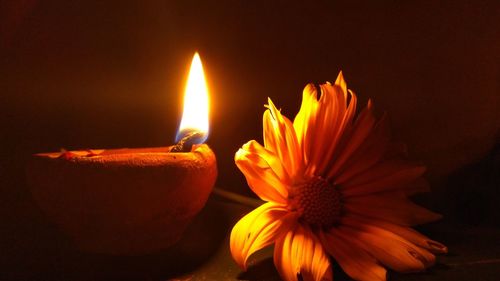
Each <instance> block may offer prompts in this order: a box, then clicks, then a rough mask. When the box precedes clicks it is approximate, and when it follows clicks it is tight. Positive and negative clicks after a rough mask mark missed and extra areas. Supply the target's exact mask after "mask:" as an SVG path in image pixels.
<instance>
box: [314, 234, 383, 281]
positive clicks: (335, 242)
mask: <svg viewBox="0 0 500 281" xmlns="http://www.w3.org/2000/svg"><path fill="white" fill-rule="evenodd" d="M338 231H340V230H339V229H336V228H332V229H331V230H330V231H329V232H327V233H323V232H322V233H320V239H321V242H322V243H323V246H324V247H325V250H326V251H327V252H328V253H329V254H330V255H331V256H333V257H334V258H335V260H336V261H337V262H338V263H339V265H340V266H341V267H342V269H343V270H344V271H345V272H346V273H347V275H349V276H350V277H351V278H353V279H355V280H360V281H372V280H374V281H376V280H379V281H385V280H386V275H387V271H386V270H385V268H383V267H382V266H380V265H379V264H378V262H377V260H376V259H375V258H373V257H372V256H371V255H370V254H368V253H367V252H366V251H365V250H364V249H363V248H361V247H359V246H358V245H357V244H356V243H355V242H352V241H351V240H352V238H350V237H345V238H343V237H341V236H340V235H338V233H337V232H338Z"/></svg>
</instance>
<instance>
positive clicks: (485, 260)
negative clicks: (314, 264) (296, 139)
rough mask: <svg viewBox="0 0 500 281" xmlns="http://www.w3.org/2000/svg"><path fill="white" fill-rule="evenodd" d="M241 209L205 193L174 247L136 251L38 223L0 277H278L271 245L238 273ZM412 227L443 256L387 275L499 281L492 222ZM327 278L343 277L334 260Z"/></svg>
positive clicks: (497, 232)
mask: <svg viewBox="0 0 500 281" xmlns="http://www.w3.org/2000/svg"><path fill="white" fill-rule="evenodd" d="M248 211H250V208H248V207H246V206H242V205H237V204H234V203H230V202H227V200H225V199H221V198H220V197H217V196H212V197H211V199H210V200H209V202H208V204H207V206H206V208H205V209H204V210H203V211H202V212H201V213H200V215H199V216H198V217H197V218H196V220H195V221H194V222H193V224H192V225H191V226H190V228H189V229H188V230H187V232H186V234H185V235H184V238H183V239H182V240H181V241H180V242H179V243H178V244H177V245H176V246H175V247H173V248H172V249H169V250H166V251H163V252H160V253H156V254H151V255H145V256H136V257H116V256H107V255H96V254H88V253H81V252H79V251H78V250H77V249H76V248H75V247H74V245H73V244H72V243H71V242H70V241H68V240H67V238H66V237H65V234H64V233H61V232H59V231H58V230H57V228H53V227H50V228H48V227H47V226H43V227H40V226H39V227H38V229H37V232H36V233H32V232H26V233H24V235H27V236H28V237H30V238H35V240H33V239H31V240H30V239H26V238H28V237H16V239H15V241H13V242H14V243H15V242H17V243H19V242H21V241H23V243H22V245H21V246H20V247H17V249H16V251H17V253H16V254H15V255H11V256H10V257H9V258H8V264H9V266H8V268H9V270H8V271H6V272H3V277H2V280H186V281H187V280H191V281H195V280H196V281H198V280H199V281H201V280H220V281H223V280H255V281H265V280H280V278H279V275H278V274H277V272H276V270H275V269H274V265H273V262H272V248H267V249H265V250H262V251H260V252H258V253H256V254H255V255H254V256H252V257H251V259H250V261H249V269H248V271H247V272H241V270H240V269H239V267H238V266H237V265H236V264H235V263H234V261H233V260H232V258H231V255H230V253H229V245H228V243H229V241H228V236H227V235H228V234H229V231H230V229H231V227H232V225H233V224H234V223H235V222H236V221H237V219H238V218H239V217H241V216H242V215H244V214H245V213H246V212H248ZM39 223H45V222H42V221H40V222H39ZM34 227H36V225H35V226H34ZM419 230H420V231H421V232H423V233H425V234H427V235H429V236H431V237H432V238H434V239H436V240H438V241H441V242H444V243H445V244H446V245H447V246H448V247H449V249H450V252H449V254H447V255H444V256H443V255H442V256H438V260H437V264H436V266H435V267H433V268H431V269H430V270H428V271H427V272H423V273H416V274H396V273H393V272H389V278H388V280H401V281H404V280H408V281H409V280H429V281H431V280H478V281H497V280H498V276H500V275H499V274H500V245H499V243H498V241H499V238H500V229H499V228H495V227H487V226H470V225H465V224H458V223H451V222H449V221H443V222H439V223H435V224H431V225H427V226H425V227H421V228H420V229H419ZM40 231H42V232H40ZM19 233H22V232H19ZM17 239H19V240H17ZM16 240H17V241H16ZM20 251H21V252H20ZM22 251H25V252H24V253H22ZM33 253H34V254H33ZM4 254H8V253H5V252H4ZM18 259H20V260H18ZM334 276H335V280H350V279H349V278H348V277H347V276H346V275H345V274H344V273H343V272H342V270H341V269H340V268H339V267H338V266H336V265H334Z"/></svg>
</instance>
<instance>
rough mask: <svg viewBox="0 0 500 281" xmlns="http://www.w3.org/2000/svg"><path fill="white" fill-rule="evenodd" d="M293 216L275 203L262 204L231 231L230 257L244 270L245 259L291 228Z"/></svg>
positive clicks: (293, 221)
mask: <svg viewBox="0 0 500 281" xmlns="http://www.w3.org/2000/svg"><path fill="white" fill-rule="evenodd" d="M295 221H296V220H295V218H294V214H293V213H290V212H289V211H288V210H287V209H286V208H285V207H283V206H280V205H277V204H275V203H264V204H262V205H261V206H260V207H258V208H257V209H255V210H253V211H252V212H250V213H248V214H247V215H246V216H244V217H243V218H242V219H240V220H239V221H238V223H236V225H235V226H234V227H233V230H232V231H231V237H230V243H229V245H230V249H231V255H232V256H233V258H234V260H235V261H236V263H238V265H239V266H240V267H241V268H242V269H243V270H246V263H247V259H248V257H249V256H250V255H252V254H253V253H254V252H256V251H258V250H260V249H262V248H264V247H267V246H269V245H270V244H272V243H273V242H274V241H275V239H276V238H277V237H278V236H280V235H281V234H283V233H285V232H286V231H288V230H289V229H290V228H292V225H293V223H295Z"/></svg>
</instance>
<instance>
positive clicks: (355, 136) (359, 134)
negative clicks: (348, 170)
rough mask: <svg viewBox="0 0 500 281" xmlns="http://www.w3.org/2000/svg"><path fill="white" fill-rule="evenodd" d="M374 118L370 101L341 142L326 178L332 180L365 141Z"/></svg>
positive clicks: (373, 123)
mask: <svg viewBox="0 0 500 281" xmlns="http://www.w3.org/2000/svg"><path fill="white" fill-rule="evenodd" d="M375 121H376V120H375V116H374V115H373V105H372V102H371V100H369V101H368V105H367V106H366V107H365V108H364V109H363V110H362V111H361V113H360V114H359V116H358V118H357V119H356V122H355V123H354V125H353V127H351V128H350V129H351V130H350V133H348V134H346V135H345V136H344V138H343V140H342V144H341V150H340V152H339V154H338V156H336V157H334V158H335V162H334V163H333V165H332V166H331V167H330V168H329V169H328V172H327V173H326V178H328V179H333V178H335V177H336V176H337V175H338V172H339V170H340V169H341V168H342V167H343V165H344V164H345V162H346V161H347V160H349V158H350V157H351V156H352V155H353V154H354V152H355V151H356V150H357V149H358V148H359V146H360V145H361V144H362V143H363V142H364V141H365V140H366V138H367V137H368V135H370V132H371V131H372V129H373V126H374V125H375Z"/></svg>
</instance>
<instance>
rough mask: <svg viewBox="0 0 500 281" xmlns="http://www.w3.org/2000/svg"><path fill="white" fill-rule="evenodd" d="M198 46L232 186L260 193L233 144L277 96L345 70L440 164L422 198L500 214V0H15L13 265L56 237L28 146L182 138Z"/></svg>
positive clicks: (296, 96) (5, 135)
mask: <svg viewBox="0 0 500 281" xmlns="http://www.w3.org/2000/svg"><path fill="white" fill-rule="evenodd" d="M196 50H198V51H199V52H200V55H201V57H202V60H203V62H204V67H205V73H206V75H207V77H208V83H209V87H210V93H211V102H212V107H211V116H210V118H211V119H210V123H211V131H210V137H209V140H208V143H209V144H210V146H211V147H212V148H213V149H214V151H215V152H216V154H217V157H218V165H219V170H220V173H219V179H218V185H219V186H221V187H222V188H225V189H229V190H232V191H236V192H239V193H242V194H246V195H250V194H251V193H250V192H249V189H248V188H247V187H246V183H245V181H244V179H243V177H242V175H241V174H240V173H239V171H238V170H237V169H236V167H235V165H234V163H233V155H234V152H236V150H237V149H238V148H239V147H240V146H241V145H242V144H243V143H244V142H246V141H248V140H250V139H257V140H259V141H261V140H262V124H261V122H262V113H263V111H264V107H263V105H264V104H265V103H266V99H267V97H271V98H272V99H273V101H274V102H275V103H276V104H277V105H278V106H279V107H281V108H282V110H283V112H284V113H285V115H287V116H288V117H289V118H293V117H294V116H295V114H296V112H297V111H298V108H299V104H300V99H301V92H302V89H303V87H304V86H305V85H306V84H307V83H308V82H324V81H327V80H329V81H333V80H335V78H336V76H337V74H338V72H339V70H343V71H344V75H345V77H346V80H347V83H348V87H349V88H351V89H353V90H354V91H355V92H356V93H357V95H358V97H359V98H360V100H361V101H362V103H361V104H362V105H364V104H365V103H366V101H367V99H368V98H373V99H374V102H375V105H376V108H377V110H378V112H379V113H381V112H383V111H388V112H389V115H390V117H391V122H392V125H393V131H394V136H395V138H396V139H399V140H404V141H405V142H407V143H408V145H409V150H410V154H411V156H412V158H414V159H418V160H421V161H422V162H424V163H426V164H427V165H428V167H429V170H428V173H427V178H428V179H429V180H430V181H431V183H432V188H433V192H432V193H431V194H429V195H427V196H425V197H424V198H422V199H421V200H422V202H423V203H424V204H426V205H427V206H430V207H432V208H433V209H435V210H438V211H441V212H443V213H445V215H446V216H447V218H448V219H449V220H457V221H460V222H465V223H469V224H473V225H483V224H486V225H493V226H498V225H499V223H498V222H499V217H500V215H499V212H498V210H497V207H496V206H497V201H498V200H499V199H500V196H499V191H498V188H499V176H498V174H499V171H500V164H499V156H498V155H499V154H498V148H496V149H495V145H496V144H498V129H499V127H500V121H499V120H500V94H499V90H500V89H499V82H500V4H499V2H498V1H494V0H492V1H465V0H459V1H366V2H363V1H344V2H340V1H319V2H306V1H304V2H301V1H297V2H293V3H292V2H289V1H273V2H272V3H271V1H203V2H202V1H137V2H135V1H115V2H113V1H110V2H104V1H37V0H23V1H7V2H0V116H1V119H0V130H1V134H0V137H1V139H0V144H1V147H0V152H1V154H0V164H1V170H0V173H1V174H0V180H1V189H0V191H1V195H0V198H1V199H0V200H1V202H0V211H1V213H0V215H1V219H2V220H1V222H2V223H1V226H0V230H1V234H0V239H2V241H0V243H1V245H2V248H4V249H1V255H2V256H3V257H2V259H3V260H5V261H6V263H4V264H5V267H7V266H10V265H12V264H17V265H18V266H19V268H22V270H27V271H29V270H30V269H29V268H30V264H28V263H29V262H32V261H29V262H26V257H27V256H35V257H38V256H39V258H38V259H43V251H42V253H41V254H40V253H38V254H37V253H36V252H37V251H40V247H42V248H43V245H44V243H47V242H46V240H47V239H45V240H44V239H42V238H40V237H39V236H37V233H40V231H42V232H43V229H44V228H45V227H46V226H47V225H48V223H47V222H45V221H44V219H43V217H42V216H41V215H40V214H39V212H38V210H37V209H36V206H35V205H34V203H33V202H32V200H31V197H30V194H29V191H28V189H27V188H26V186H25V185H24V165H25V161H26V159H28V158H29V155H31V154H33V153H36V152H45V151H57V150H59V149H60V148H61V147H64V148H67V149H80V148H120V147H149V146H165V145H170V144H172V143H173V140H174V137H175V133H176V129H177V126H178V123H179V121H180V116H181V100H182V94H183V89H184V83H185V79H186V75H187V71H188V67H189V63H190V60H191V58H192V55H193V53H194V51H196ZM49 240H50V239H49ZM445 242H446V241H445ZM40 244H41V245H42V246H40ZM35 245H36V246H35ZM47 247H48V246H47ZM37 255H38V256H37ZM28 260H29V259H28ZM32 263H33V262H32ZM35 263H36V262H35Z"/></svg>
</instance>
